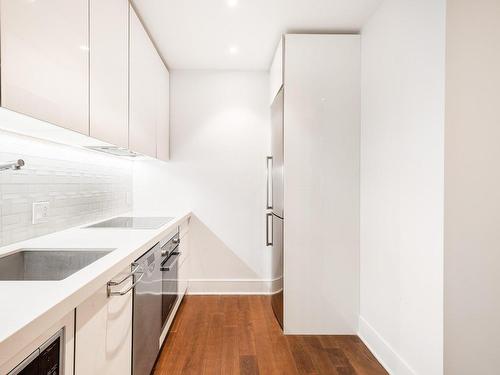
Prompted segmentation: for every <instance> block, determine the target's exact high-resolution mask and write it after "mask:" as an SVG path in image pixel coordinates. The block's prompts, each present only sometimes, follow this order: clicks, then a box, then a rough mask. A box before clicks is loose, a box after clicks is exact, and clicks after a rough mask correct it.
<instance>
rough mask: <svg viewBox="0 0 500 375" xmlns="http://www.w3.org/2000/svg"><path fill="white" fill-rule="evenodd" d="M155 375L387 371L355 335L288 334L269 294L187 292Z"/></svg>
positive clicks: (334, 374) (369, 373) (348, 374)
mask: <svg viewBox="0 0 500 375" xmlns="http://www.w3.org/2000/svg"><path fill="white" fill-rule="evenodd" d="M154 374H155V375H167V374H168V375H174V374H197V375H201V374H224V375H226V374H241V375H255V374H261V375H267V374H270V375H274V374H286V375H293V374H301V375H302V374H307V375H320V374H329V375H379V374H387V372H386V371H385V370H384V369H383V368H382V366H381V365H380V364H379V363H378V362H377V360H376V359H375V358H374V357H373V355H372V354H371V353H370V351H369V350H368V349H367V348H366V346H365V345H364V344H363V343H362V342H361V340H360V339H359V338H358V337H356V336H284V335H283V334H282V333H281V330H280V328H279V326H278V324H277V322H276V319H275V318H274V316H273V312H272V309H271V306H270V298H269V297H267V296H186V297H185V299H184V301H183V303H182V305H181V307H180V309H179V311H178V313H177V316H176V318H175V320H174V323H173V325H172V329H171V332H170V333H169V335H168V337H167V339H166V341H165V345H164V346H163V350H162V353H161V354H160V358H159V359H158V361H157V363H156V367H155V371H154Z"/></svg>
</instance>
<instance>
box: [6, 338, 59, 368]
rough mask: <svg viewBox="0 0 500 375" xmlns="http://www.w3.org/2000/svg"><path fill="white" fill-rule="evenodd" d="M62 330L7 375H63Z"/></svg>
mask: <svg viewBox="0 0 500 375" xmlns="http://www.w3.org/2000/svg"><path fill="white" fill-rule="evenodd" d="M63 341H64V329H61V330H60V331H59V332H57V333H56V334H55V335H54V336H52V337H51V338H50V339H49V340H47V341H46V342H45V343H44V344H43V345H42V346H40V347H39V348H38V349H36V350H35V351H34V352H33V353H31V354H30V355H29V356H28V358H26V359H25V360H24V361H23V362H21V363H20V364H19V365H18V366H16V368H15V369H13V370H12V371H11V372H9V374H8V375H63V374H64V370H63V347H64V342H63Z"/></svg>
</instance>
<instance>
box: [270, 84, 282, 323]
mask: <svg viewBox="0 0 500 375" xmlns="http://www.w3.org/2000/svg"><path fill="white" fill-rule="evenodd" d="M283 106H284V97H283V88H281V90H280V91H279V93H278V94H277V95H276V98H275V99H274V102H273V104H272V106H271V127H272V131H271V155H272V156H271V157H269V158H268V194H267V209H268V210H269V211H268V213H267V223H266V225H267V231H266V234H267V245H268V246H272V252H273V255H272V272H273V279H274V280H276V283H278V288H277V289H278V290H277V291H276V292H275V293H274V294H273V295H272V297H271V304H272V308H273V311H274V315H275V316H276V319H277V320H278V322H279V324H280V326H281V327H282V328H283V258H284V257H283V256H284V249H283V224H284V218H285V216H284V207H283V201H284V199H283V160H284V155H283V125H284V121H283V120H284V117H283V111H284V108H283Z"/></svg>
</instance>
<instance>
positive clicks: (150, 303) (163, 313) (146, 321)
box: [132, 230, 180, 375]
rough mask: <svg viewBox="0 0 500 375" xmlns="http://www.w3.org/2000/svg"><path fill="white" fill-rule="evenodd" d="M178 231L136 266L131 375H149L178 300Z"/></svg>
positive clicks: (134, 269)
mask: <svg viewBox="0 0 500 375" xmlns="http://www.w3.org/2000/svg"><path fill="white" fill-rule="evenodd" d="M179 243H180V240H179V232H178V230H175V232H171V233H169V234H168V235H167V236H165V237H164V238H163V239H162V240H161V241H160V242H159V243H157V244H156V245H155V246H153V247H152V248H151V249H150V250H149V251H148V252H146V253H145V254H144V255H142V256H141V257H140V258H139V259H137V260H136V261H135V262H134V263H133V264H132V267H133V270H132V273H133V274H134V285H135V287H134V299H133V304H134V309H133V310H134V314H133V328H132V374H133V375H149V374H151V371H152V369H153V367H154V364H155V361H156V358H157V356H158V354H159V351H160V345H161V344H160V336H161V333H162V331H163V328H164V326H165V323H166V321H167V320H168V317H169V314H170V312H171V311H172V309H173V308H174V306H175V302H176V301H177V278H178V275H177V262H178V259H179V256H180V253H179V251H178V250H179Z"/></svg>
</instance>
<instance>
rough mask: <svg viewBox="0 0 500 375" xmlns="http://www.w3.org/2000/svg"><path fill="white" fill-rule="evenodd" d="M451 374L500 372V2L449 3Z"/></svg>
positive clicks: (447, 171) (447, 243)
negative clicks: (499, 17)
mask: <svg viewBox="0 0 500 375" xmlns="http://www.w3.org/2000/svg"><path fill="white" fill-rule="evenodd" d="M447 4H448V5H447V55H446V81H447V83H446V143H445V144H446V147H445V148H446V166H445V188H446V189H445V331H444V332H445V337H444V339H445V341H444V348H445V354H444V356H445V374H446V375H469V374H481V375H494V374H498V373H499V371H500V370H499V368H500V355H499V353H500V343H499V341H498V337H499V336H500V251H499V248H500V230H499V228H500V216H499V212H500V168H499V164H500V147H499V140H500V109H499V94H498V90H499V87H500V48H499V46H500V22H499V19H498V15H499V14H500V2H499V1H498V0H476V1H463V0H448V2H447Z"/></svg>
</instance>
